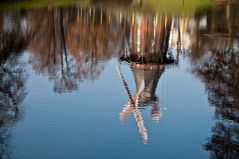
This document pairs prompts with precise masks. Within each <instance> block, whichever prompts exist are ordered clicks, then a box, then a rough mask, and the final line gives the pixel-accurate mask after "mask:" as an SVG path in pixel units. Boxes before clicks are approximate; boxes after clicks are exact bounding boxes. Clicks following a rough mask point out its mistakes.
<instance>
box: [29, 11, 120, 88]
mask: <svg viewBox="0 0 239 159" xmlns="http://www.w3.org/2000/svg"><path fill="white" fill-rule="evenodd" d="M27 20H28V22H29V26H31V31H32V39H31V41H30V45H29V47H28V49H29V50H30V52H31V55H32V56H31V59H30V63H31V64H32V65H33V68H34V70H36V71H37V72H38V73H47V74H48V75H49V78H50V79H51V80H54V81H55V88H59V89H60V90H74V89H77V83H78V82H77V81H80V80H79V79H96V78H97V77H98V76H99V74H100V72H101V71H102V70H103V63H101V62H100V61H102V60H108V59H110V58H111V57H112V56H113V55H115V54H116V53H117V50H116V48H117V47H119V46H121V45H120V42H121V41H122V40H121V39H122V35H121V34H122V33H121V30H120V26H119V25H118V24H119V23H115V22H114V21H113V20H114V16H113V15H112V14H108V13H107V14H106V13H105V12H103V11H102V12H100V11H98V10H96V9H93V11H90V10H89V9H88V8H87V9H83V8H75V9H72V8H69V9H67V8H65V9H62V8H59V9H56V8H49V9H37V10H33V11H30V12H29V15H28V19H27ZM64 87H67V88H64Z"/></svg>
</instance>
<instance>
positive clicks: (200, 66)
mask: <svg viewBox="0 0 239 159" xmlns="http://www.w3.org/2000/svg"><path fill="white" fill-rule="evenodd" d="M237 15H238V9H237V7H235V6H231V5H228V6H227V7H222V8H217V9H215V10H210V11H208V12H206V14H201V15H200V16H206V17H207V20H206V23H207V27H206V28H205V29H198V30H199V32H200V33H203V34H205V35H207V36H206V37H205V36H202V34H198V35H197V36H196V38H197V39H196V40H195V43H194V46H196V48H197V50H194V51H193V52H192V54H190V57H191V61H192V65H193V67H192V70H193V73H195V74H196V75H197V76H198V77H199V78H200V79H201V80H202V81H203V82H204V83H205V87H206V90H207V92H208V100H209V102H210V103H211V105H212V106H214V107H215V125H214V126H213V128H212V136H211V137H210V138H209V139H208V142H207V143H206V144H205V145H204V148H205V149H206V150H209V151H211V158H220V159H226V158H233V159H234V158H238V157H239V153H238V152H239V133H238V132H239V107H238V106H239V91H238V90H239V88H238V81H239V67H238V66H239V47H238V46H239V41H238V40H239V39H238V38H237V37H236V35H237V34H238V29H239V21H238V20H237V19H234V18H235V16H237ZM198 16H199V15H198ZM219 16H220V17H221V18H220V20H219V19H218V17H219Z"/></svg>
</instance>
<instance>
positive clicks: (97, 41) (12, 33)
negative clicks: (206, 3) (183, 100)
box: [0, 0, 239, 158]
mask: <svg viewBox="0 0 239 159" xmlns="http://www.w3.org/2000/svg"><path fill="white" fill-rule="evenodd" d="M91 3H93V4H95V6H87V7H83V6H71V7H66V8H55V7H48V8H39V9H29V10H19V11H4V12H1V13H0V45H1V47H0V52H1V54H0V97H1V100H0V106H1V109H0V143H1V147H3V148H2V149H1V152H0V154H2V155H8V156H11V154H7V153H9V152H8V147H7V145H8V144H7V143H8V141H7V140H8V139H7V138H6V137H7V136H8V135H6V134H8V131H7V129H8V125H9V124H11V123H14V122H16V121H18V120H19V118H20V117H21V115H22V110H21V108H20V104H21V102H22V101H23V99H24V97H25V94H26V90H25V82H26V73H25V70H24V64H23V63H21V61H20V55H21V52H23V51H25V50H27V52H28V54H29V61H28V62H29V64H30V65H31V66H32V68H33V70H34V71H35V72H36V73H37V74H41V75H45V76H47V77H48V78H49V80H50V81H52V82H53V83H54V88H53V89H54V92H57V93H64V92H72V91H75V90H78V89H79V87H80V83H81V82H82V81H84V80H97V79H98V78H99V76H100V74H101V72H102V71H103V70H104V67H105V64H106V63H107V62H108V61H109V60H110V59H112V58H118V59H119V65H118V66H117V69H118V73H119V76H120V79H121V80H122V84H123V87H124V89H125V91H126V93H127V95H128V98H129V102H128V103H127V104H126V105H125V106H124V107H123V109H122V112H120V120H121V121H126V120H127V118H128V117H129V116H130V114H131V112H132V113H133V115H134V118H135V121H136V123H137V126H138V129H139V133H140V135H141V137H142V140H143V143H147V142H148V140H149V134H148V130H147V126H146V125H145V122H144V119H143V116H142V114H141V111H143V108H146V107H149V108H150V109H151V117H152V120H153V121H159V120H160V118H161V117H162V110H161V108H160V105H159V103H160V97H159V96H158V95H157V94H156V88H157V85H158V82H159V80H160V78H161V76H162V74H163V73H164V72H165V71H167V69H166V66H172V65H174V66H175V65H178V63H179V55H181V54H183V55H186V56H188V57H189V59H190V62H191V67H192V72H193V73H194V74H195V75H196V76H197V77H199V78H200V79H201V80H202V81H203V83H205V87H206V90H207V92H208V100H209V102H210V104H211V105H212V106H214V107H215V109H216V111H215V118H216V119H215V120H216V123H215V125H214V127H213V128H212V136H211V137H209V138H208V141H207V143H206V144H204V145H203V147H204V149H206V150H209V151H210V152H211V158H238V155H239V154H238V152H239V146H238V145H239V141H238V138H239V137H238V131H239V123H238V122H239V120H238V119H239V115H238V114H239V110H238V109H239V108H238V105H239V96H238V95H239V92H238V81H239V79H238V78H239V77H238V75H239V69H238V68H239V41H238V29H239V20H238V19H237V15H238V6H233V5H226V6H224V5H222V6H220V7H215V8H213V7H212V8H202V9H200V10H197V11H196V12H195V14H194V15H193V16H192V15H190V16H184V17H183V16H176V15H165V14H159V13H149V14H143V13H138V12H134V11H132V12H126V11H125V12H122V11H121V10H119V11H112V10H109V9H103V8H101V7H100V6H101V3H100V2H98V1H95V0H93V1H91ZM122 3H123V4H121V5H123V6H124V4H128V3H130V4H132V5H138V4H135V3H133V2H132V1H127V2H122ZM139 5H142V3H141V2H139ZM218 17H221V18H220V19H219V18H218ZM125 63H127V65H128V66H129V68H130V69H131V73H132V74H133V77H134V81H135V86H136V88H135V94H133V93H132V92H131V91H130V90H129V85H128V83H127V80H126V79H125V77H124V73H123V72H122V71H121V68H120V66H121V64H125Z"/></svg>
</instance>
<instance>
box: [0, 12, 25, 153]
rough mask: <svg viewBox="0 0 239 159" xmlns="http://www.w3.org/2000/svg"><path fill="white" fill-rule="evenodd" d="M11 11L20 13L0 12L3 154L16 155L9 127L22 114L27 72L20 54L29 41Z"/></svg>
mask: <svg viewBox="0 0 239 159" xmlns="http://www.w3.org/2000/svg"><path fill="white" fill-rule="evenodd" d="M12 14H15V15H16V14H19V13H16V12H15V13H0V46H1V47H0V99H1V100H0V147H1V148H0V158H12V157H13V154H12V152H11V151H10V149H9V142H10V141H9V140H10V136H11V135H10V130H9V127H10V126H11V125H12V124H13V123H15V122H17V121H18V120H19V119H20V118H21V116H22V108H21V106H20V104H21V103H22V101H23V99H24V98H25V95H26V89H25V82H26V79H27V74H26V72H25V70H24V63H22V62H21V60H20V59H19V58H20V54H21V53H22V51H23V50H24V48H25V47H26V46H27V44H28V35H27V34H24V30H21V27H19V26H20V25H21V21H20V20H19V19H18V18H16V19H13V17H11V15H12ZM10 21H12V22H13V21H14V24H16V25H12V23H10ZM8 22H9V23H8Z"/></svg>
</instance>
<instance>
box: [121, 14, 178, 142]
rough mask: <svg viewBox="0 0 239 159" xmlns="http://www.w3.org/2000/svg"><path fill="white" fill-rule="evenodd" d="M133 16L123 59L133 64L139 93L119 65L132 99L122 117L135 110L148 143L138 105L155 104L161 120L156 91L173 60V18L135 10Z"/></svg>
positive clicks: (155, 117)
mask: <svg viewBox="0 0 239 159" xmlns="http://www.w3.org/2000/svg"><path fill="white" fill-rule="evenodd" d="M131 20H132V22H131V23H128V24H131V25H130V26H129V25H128V29H126V30H127V32H126V38H125V48H124V51H123V52H122V54H121V56H120V59H121V60H122V61H126V62H127V63H129V64H130V67H131V69H132V72H133V75H134V78H135V83H136V90H137V91H136V92H137V93H136V95H135V96H134V97H132V95H131V93H130V91H129V88H128V85H127V83H126V81H125V79H124V77H123V74H122V73H121V71H120V67H118V72H119V75H120V77H121V80H122V82H123V85H124V87H125V89H126V91H127V93H128V96H129V100H130V102H128V104H127V105H126V106H125V107H124V108H123V110H122V112H121V113H120V119H121V120H122V121H124V120H126V119H127V117H128V116H129V115H130V112H133V113H134V117H135V120H136V122H137V124H138V127H139V132H140V134H141V136H142V138H143V141H144V143H146V142H147V140H148V133H147V129H146V128H145V126H144V121H143V118H142V116H141V114H140V111H139V108H142V107H145V106H147V105H150V106H152V111H151V114H152V119H153V120H155V121H158V120H159V119H160V117H161V115H162V113H161V112H160V110H159V107H158V97H157V96H156V95H155V91H156V88H157V83H158V80H159V78H160V76H161V74H162V73H163V71H164V64H171V63H174V59H173V57H172V55H171V54H170V51H169V50H168V46H169V37H170V31H171V24H172V18H170V17H169V18H167V17H159V16H158V15H155V16H154V17H153V18H152V17H143V16H141V15H135V14H133V15H132V17H131ZM129 30H130V31H129Z"/></svg>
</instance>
